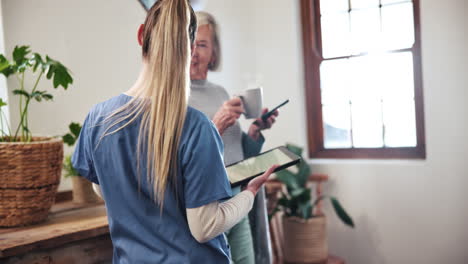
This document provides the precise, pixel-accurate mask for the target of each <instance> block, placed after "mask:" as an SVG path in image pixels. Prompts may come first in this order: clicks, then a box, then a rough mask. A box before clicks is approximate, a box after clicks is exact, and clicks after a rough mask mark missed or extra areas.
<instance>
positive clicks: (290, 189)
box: [270, 144, 354, 263]
mask: <svg viewBox="0 0 468 264" xmlns="http://www.w3.org/2000/svg"><path fill="white" fill-rule="evenodd" d="M287 148H288V149H289V150H291V151H292V152H294V153H295V154H297V155H298V156H302V148H300V147H297V146H294V145H291V144H288V145H287ZM295 169H296V171H295V172H293V171H291V170H282V171H279V172H277V173H276V177H277V179H278V180H280V181H281V182H282V183H284V185H285V186H286V189H287V192H282V193H281V197H280V198H279V200H278V203H277V204H276V207H275V208H274V209H273V212H272V214H271V216H273V215H274V214H275V213H277V212H282V213H283V216H282V217H283V219H282V222H283V234H284V241H283V242H284V252H283V253H284V258H285V261H286V262H294V263H322V262H324V261H326V259H327V257H328V244H327V235H326V218H325V216H324V215H316V214H314V207H315V206H316V205H317V204H318V203H319V202H320V201H322V200H325V199H328V200H330V201H331V203H332V205H333V209H334V211H335V213H336V215H337V216H338V218H339V219H341V221H342V222H343V223H344V224H346V225H348V226H350V227H353V228H354V223H353V220H352V219H351V217H350V216H349V215H348V213H347V212H346V211H345V210H344V208H343V207H342V206H341V204H340V202H339V201H338V199H336V198H335V197H333V196H325V195H324V196H320V197H316V198H315V199H313V198H312V189H311V188H310V187H308V186H307V180H308V178H309V176H310V175H311V171H310V167H309V165H307V163H306V162H305V161H304V160H303V159H302V160H301V162H300V163H298V164H297V165H296V166H295ZM271 216H270V217H271Z"/></svg>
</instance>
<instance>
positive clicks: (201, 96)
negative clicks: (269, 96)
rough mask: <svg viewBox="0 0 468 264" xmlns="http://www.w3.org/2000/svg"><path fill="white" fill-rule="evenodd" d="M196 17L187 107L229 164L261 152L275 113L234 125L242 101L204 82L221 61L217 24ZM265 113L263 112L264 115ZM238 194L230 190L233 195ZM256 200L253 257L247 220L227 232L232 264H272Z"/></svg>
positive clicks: (260, 206) (264, 217)
mask: <svg viewBox="0 0 468 264" xmlns="http://www.w3.org/2000/svg"><path fill="white" fill-rule="evenodd" d="M196 15H197V20H198V23H199V24H198V32H197V36H196V41H195V50H194V53H193V56H192V62H191V65H190V79H191V81H192V83H191V95H190V98H189V105H190V106H192V107H194V108H196V109H198V110H200V111H202V112H203V113H205V114H206V115H207V116H208V117H209V118H210V119H211V120H212V121H213V123H214V124H215V125H216V127H217V129H218V131H219V133H220V134H221V136H222V139H223V142H224V146H225V150H224V162H225V164H231V163H234V162H237V161H239V160H243V159H245V158H248V157H250V156H253V155H255V154H258V153H259V152H260V150H261V148H262V145H263V142H264V138H263V136H262V134H261V131H262V130H264V129H268V128H271V126H272V124H273V123H274V122H275V119H276V117H277V116H278V112H275V113H274V114H273V115H272V116H271V117H270V118H268V120H266V121H265V122H264V121H262V120H261V119H257V120H256V122H254V123H252V125H251V126H250V128H249V130H248V132H247V133H245V132H243V131H242V130H241V127H240V125H239V122H237V119H238V118H239V117H240V115H241V114H242V113H243V112H244V108H243V106H242V101H241V99H239V98H238V97H233V98H230V96H229V94H228V93H227V92H226V90H225V89H224V88H223V87H221V86H219V85H216V84H214V83H211V82H209V81H207V76H208V71H209V70H211V71H213V70H216V69H217V68H218V66H219V64H220V60H221V47H220V42H219V36H218V26H217V23H216V21H215V19H214V18H213V16H211V15H210V14H208V13H206V12H197V13H196ZM267 111H268V109H266V108H265V109H263V113H266V112H267ZM239 191H240V190H239V189H235V190H233V192H234V193H238V192H239ZM257 197H259V198H257V199H256V200H255V205H254V210H253V212H252V213H253V215H255V217H254V222H255V223H257V226H256V227H255V229H254V231H255V232H254V233H255V234H254V238H255V245H256V246H255V249H256V254H255V253H254V246H253V244H254V242H253V240H252V233H251V228H250V222H249V219H248V218H247V217H246V218H244V219H243V220H242V221H241V222H239V223H238V224H237V225H236V226H234V227H233V228H232V229H231V230H230V231H229V232H228V233H227V236H228V241H229V244H230V246H231V254H232V260H233V261H234V263H271V255H270V252H271V251H270V248H271V247H270V245H269V235H268V230H269V229H268V220H267V214H266V207H265V194H264V191H262V193H260V195H259V196H257ZM255 223H253V224H255ZM257 232H258V234H257Z"/></svg>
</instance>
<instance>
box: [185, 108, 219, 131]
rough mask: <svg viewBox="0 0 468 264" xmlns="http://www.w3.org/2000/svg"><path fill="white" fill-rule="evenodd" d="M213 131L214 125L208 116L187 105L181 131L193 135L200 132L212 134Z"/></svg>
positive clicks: (214, 129)
mask: <svg viewBox="0 0 468 264" xmlns="http://www.w3.org/2000/svg"><path fill="white" fill-rule="evenodd" d="M214 131H217V130H216V127H215V125H214V124H213V122H212V121H211V120H210V119H209V118H208V116H206V115H205V114H204V113H202V112H200V111H198V110H197V109H195V108H193V107H190V106H189V107H188V108H187V114H186V116H185V124H184V131H183V132H184V134H185V135H190V136H189V137H193V136H200V135H202V134H212V133H214Z"/></svg>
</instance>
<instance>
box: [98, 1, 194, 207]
mask: <svg viewBox="0 0 468 264" xmlns="http://www.w3.org/2000/svg"><path fill="white" fill-rule="evenodd" d="M196 27H197V26H196V18H195V14H194V12H193V10H192V8H191V7H190V5H189V3H188V1H187V0H159V1H158V2H157V3H156V4H155V5H154V6H153V7H152V8H151V9H150V10H149V11H148V15H147V18H146V20H145V24H144V29H143V45H142V53H143V58H144V60H145V62H146V63H147V68H148V73H149V74H147V75H146V76H147V78H146V80H145V81H144V85H143V87H142V89H139V91H138V92H137V94H136V95H135V96H134V97H133V99H132V100H130V102H129V103H127V104H126V105H124V106H123V107H121V108H119V109H117V110H116V111H115V112H114V113H112V114H111V115H110V116H109V117H107V118H106V119H105V120H104V122H106V121H110V122H111V124H110V126H109V127H108V130H109V131H110V129H111V128H112V127H114V126H116V125H118V124H119V123H121V122H123V125H122V126H120V127H119V128H117V129H115V130H113V131H111V132H109V131H106V132H105V133H104V135H103V136H106V135H110V134H113V133H115V132H117V131H119V130H121V129H123V128H124V127H126V126H128V125H129V124H130V123H132V122H133V121H135V120H136V119H137V118H140V117H141V125H140V133H139V138H138V147H137V168H138V174H140V171H141V169H140V160H141V158H142V157H141V153H143V151H142V150H143V149H145V150H146V152H147V157H146V159H147V166H146V169H147V180H148V182H149V183H150V184H151V185H152V191H153V194H154V199H155V201H156V202H157V204H158V205H160V208H161V210H162V208H163V205H164V195H165V191H166V187H167V185H168V184H169V183H172V184H171V185H172V186H173V187H174V188H176V186H177V184H176V176H177V169H178V168H177V160H178V158H177V150H178V147H179V143H180V137H181V135H182V129H183V126H184V121H185V116H186V111H187V101H188V95H189V91H190V89H189V82H190V79H189V67H190V58H191V57H190V44H191V43H193V41H194V38H195V31H196ZM138 177H140V176H138Z"/></svg>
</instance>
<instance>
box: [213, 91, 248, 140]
mask: <svg viewBox="0 0 468 264" xmlns="http://www.w3.org/2000/svg"><path fill="white" fill-rule="evenodd" d="M244 112H245V110H244V106H243V105H242V100H241V99H240V98H239V97H234V98H232V99H230V100H227V101H225V102H224V103H223V105H222V106H221V107H220V108H219V110H218V112H216V114H215V115H214V116H213V123H214V124H215V125H216V128H218V132H219V134H220V135H222V134H224V131H226V129H227V128H229V127H230V126H232V125H234V124H235V123H236V121H237V119H239V117H240V115H241V114H242V113H244Z"/></svg>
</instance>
